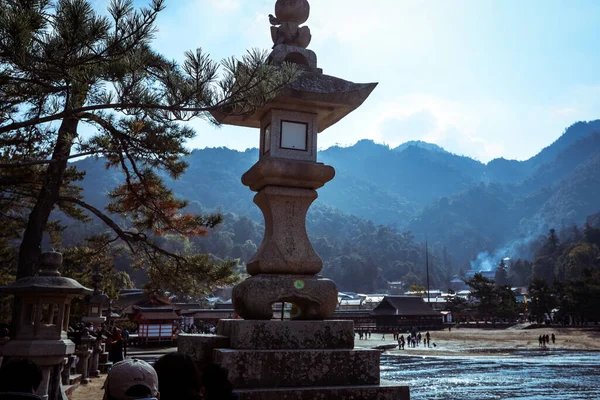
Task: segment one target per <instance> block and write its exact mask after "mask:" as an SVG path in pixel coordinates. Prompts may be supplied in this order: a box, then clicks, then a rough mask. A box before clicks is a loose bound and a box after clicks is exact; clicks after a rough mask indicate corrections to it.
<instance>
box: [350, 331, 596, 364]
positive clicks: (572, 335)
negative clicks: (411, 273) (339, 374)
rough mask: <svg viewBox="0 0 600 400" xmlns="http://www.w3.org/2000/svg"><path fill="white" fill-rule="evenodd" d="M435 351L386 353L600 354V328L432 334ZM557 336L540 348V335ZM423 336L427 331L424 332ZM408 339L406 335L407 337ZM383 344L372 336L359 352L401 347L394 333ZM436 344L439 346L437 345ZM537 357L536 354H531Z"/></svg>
mask: <svg viewBox="0 0 600 400" xmlns="http://www.w3.org/2000/svg"><path fill="white" fill-rule="evenodd" d="M429 333H430V335H431V347H429V348H427V347H423V344H422V343H421V345H420V346H419V347H416V348H409V347H405V349H404V350H398V348H397V347H396V348H395V349H392V350H386V351H385V353H386V354H393V355H406V356H416V357H424V356H426V357H452V356H454V357H456V356H461V357H463V356H464V357H494V356H495V357H511V356H518V355H519V354H516V353H522V352H527V353H535V352H539V353H540V355H546V354H552V353H553V352H580V351H581V352H586V351H587V352H596V351H598V352H600V329H599V328H537V329H510V328H507V329H493V328H487V327H486V328H484V329H480V328H458V329H456V328H455V329H452V331H451V332H449V331H447V330H445V331H430V332H429ZM553 333H554V335H555V337H556V342H555V343H554V344H552V343H549V344H547V345H546V346H545V347H540V346H539V340H538V338H539V335H549V336H551V335H552V334H553ZM421 334H422V335H424V334H425V331H423V332H421ZM405 337H406V334H405ZM385 338H386V340H382V334H381V333H378V334H377V333H375V334H372V335H371V339H367V340H360V339H358V335H357V336H356V340H355V342H354V346H355V347H356V348H364V349H373V348H374V347H376V346H381V345H390V344H397V342H396V341H394V340H393V336H392V334H391V333H389V334H386V335H385ZM434 343H435V346H434V345H433V344H434ZM529 355H533V354H529Z"/></svg>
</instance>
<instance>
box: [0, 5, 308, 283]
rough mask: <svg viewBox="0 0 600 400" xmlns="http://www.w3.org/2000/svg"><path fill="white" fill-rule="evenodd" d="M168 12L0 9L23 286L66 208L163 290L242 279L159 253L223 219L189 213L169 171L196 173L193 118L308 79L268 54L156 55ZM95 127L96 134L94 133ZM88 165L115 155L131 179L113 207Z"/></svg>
mask: <svg viewBox="0 0 600 400" xmlns="http://www.w3.org/2000/svg"><path fill="white" fill-rule="evenodd" d="M163 9H164V0H151V2H150V5H149V6H148V7H145V8H139V9H136V8H135V7H134V3H133V1H132V0H111V1H110V4H109V6H108V16H106V17H104V16H100V15H98V14H97V13H96V12H95V11H94V10H93V8H92V6H91V4H90V1H88V0H38V1H30V0H4V1H2V2H0V148H1V149H2V150H1V153H0V157H1V159H0V167H1V168H0V188H1V189H2V196H0V199H1V200H0V213H2V216H3V218H2V222H3V224H2V225H3V226H2V228H0V232H2V233H1V234H0V240H6V237H7V232H8V233H10V232H12V234H13V235H14V234H15V233H17V232H18V233H20V232H22V235H19V236H20V238H21V245H20V249H19V258H18V266H17V271H16V275H17V277H24V276H31V275H34V274H35V272H36V267H37V266H38V264H39V257H40V254H41V244H42V239H43V237H44V232H48V231H52V230H53V229H54V230H58V229H59V228H58V226H56V225H53V224H52V223H51V221H49V219H50V216H51V213H52V211H53V210H55V209H60V210H61V211H63V212H64V213H66V214H67V215H69V216H71V217H75V218H78V219H80V220H82V221H85V220H87V218H88V217H89V216H90V215H91V216H93V217H95V218H98V219H100V220H101V221H102V222H103V223H105V224H106V226H107V227H108V228H110V230H111V231H112V235H103V236H102V238H103V239H104V243H105V245H108V244H110V243H112V242H122V243H125V244H126V245H127V246H128V247H129V249H130V250H132V251H133V252H135V253H136V254H137V255H138V256H139V257H140V258H139V259H138V260H137V261H136V262H137V263H139V264H140V265H143V266H144V267H146V268H149V270H148V274H149V275H150V276H151V277H152V278H153V279H154V282H155V284H157V285H160V284H161V282H162V283H167V282H172V279H171V280H168V279H167V278H169V277H171V278H172V277H173V275H177V274H180V279H183V280H185V279H186V278H185V274H188V275H194V274H198V275H200V276H203V277H205V278H207V279H209V280H213V281H219V280H227V279H229V278H230V276H231V272H232V270H231V268H232V264H231V263H229V262H225V263H215V262H213V260H212V259H210V258H209V257H206V256H198V255H193V256H189V255H184V254H178V253H177V252H172V251H168V250H165V249H164V248H162V247H161V246H159V245H158V244H157V240H156V237H157V236H160V235H164V234H169V233H170V234H175V235H182V236H190V235H205V234H206V233H207V232H208V229H210V228H212V227H214V226H215V225H217V224H218V223H219V222H221V219H222V218H221V216H220V215H208V216H200V215H192V214H189V213H187V212H185V210H184V209H185V207H186V205H187V203H186V202H185V201H184V200H181V199H177V198H176V197H175V195H174V194H173V192H172V191H171V190H169V189H168V188H167V187H166V186H165V185H164V183H163V180H162V179H161V175H160V174H159V171H163V172H164V173H166V174H168V175H169V176H171V177H173V178H177V177H179V176H181V174H182V173H183V171H184V170H185V168H186V163H185V162H184V161H183V160H182V159H181V157H182V156H184V155H186V154H187V151H186V149H185V147H184V144H185V142H186V140H188V139H190V138H192V137H193V136H194V131H193V130H192V129H191V128H189V127H187V126H185V125H182V124H181V122H183V121H188V120H190V119H192V118H204V119H207V120H209V121H213V122H214V119H213V117H212V116H211V112H219V113H235V114H246V113H250V112H252V111H253V110H255V109H256V108H257V107H259V106H261V105H262V104H264V102H265V101H267V100H268V99H269V98H271V97H272V96H274V95H275V94H276V93H277V91H278V90H279V89H280V88H281V87H282V86H283V85H285V84H287V83H288V82H289V81H290V80H291V79H293V78H294V77H295V76H296V71H295V70H294V69H293V68H291V67H289V68H288V67H287V66H286V67H284V68H281V69H276V70H275V69H272V68H270V67H268V66H267V65H266V63H265V61H266V57H265V55H264V54H263V53H260V52H257V51H253V52H250V53H248V55H247V56H245V57H244V58H243V59H242V60H241V61H238V60H235V59H229V60H225V61H223V62H222V63H221V66H219V64H218V63H215V62H213V61H212V60H211V59H210V58H209V56H208V55H207V54H205V53H203V52H202V51H201V50H197V51H193V52H192V51H189V52H187V53H186V54H185V61H184V62H183V63H182V64H179V63H177V62H175V61H171V60H168V59H166V58H165V57H163V56H162V55H160V54H158V53H157V52H155V51H154V50H152V48H151V42H152V39H153V35H154V33H155V31H156V26H155V21H156V18H157V16H158V14H159V12H160V11H162V10H163ZM83 126H86V127H87V129H89V132H91V134H89V135H88V134H86V135H82V134H81V131H82V127H83ZM86 132H87V131H86ZM81 156H94V157H104V158H105V160H106V168H107V169H108V168H117V169H119V170H120V171H121V172H122V176H123V182H122V183H120V184H119V185H118V186H117V187H116V188H115V189H114V190H113V191H111V192H110V194H109V195H110V198H111V202H110V204H109V205H108V206H107V207H106V210H105V211H103V210H101V209H99V208H97V207H94V206H93V205H91V204H89V203H87V202H86V201H84V199H83V198H82V196H81V193H80V188H78V187H77V186H76V184H75V183H76V182H77V181H79V180H81V179H82V177H83V175H84V173H83V172H81V171H78V170H77V169H76V168H75V167H73V166H69V165H68V161H69V160H71V159H74V158H77V157H81ZM115 215H117V216H119V217H120V219H115V218H114V216H115ZM5 221H6V222H7V224H5ZM9 223H10V224H11V225H10V228H8V226H9V225H8V224H9ZM7 229H9V230H7ZM163 279H165V280H163ZM165 289H173V290H177V288H165Z"/></svg>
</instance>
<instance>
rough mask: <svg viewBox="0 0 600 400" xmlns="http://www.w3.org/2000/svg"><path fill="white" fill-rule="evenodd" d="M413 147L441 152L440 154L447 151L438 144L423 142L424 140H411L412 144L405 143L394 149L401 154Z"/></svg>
mask: <svg viewBox="0 0 600 400" xmlns="http://www.w3.org/2000/svg"><path fill="white" fill-rule="evenodd" d="M411 146H415V147H420V148H422V149H425V150H429V151H439V152H445V151H446V150H444V149H443V148H441V147H440V146H438V145H437V144H432V143H427V142H423V141H422V140H411V141H410V142H406V143H403V144H401V145H400V146H398V147H396V148H394V151H395V152H398V153H400V152H401V151H404V150H406V149H407V148H409V147H411Z"/></svg>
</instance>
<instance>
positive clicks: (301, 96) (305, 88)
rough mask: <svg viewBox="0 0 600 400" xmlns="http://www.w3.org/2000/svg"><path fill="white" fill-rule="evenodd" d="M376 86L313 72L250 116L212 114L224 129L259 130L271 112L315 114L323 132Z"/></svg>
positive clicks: (297, 80)
mask: <svg viewBox="0 0 600 400" xmlns="http://www.w3.org/2000/svg"><path fill="white" fill-rule="evenodd" d="M376 86H377V83H354V82H350V81H346V80H344V79H340V78H336V77H334V76H329V75H325V74H321V73H319V72H314V71H302V72H301V74H300V76H299V77H298V78H297V79H296V80H295V81H293V82H292V83H291V84H289V85H288V86H287V87H286V88H284V89H283V90H282V91H281V92H280V93H279V94H278V95H277V96H276V97H275V98H273V99H271V100H270V101H268V102H267V103H266V104H264V105H263V106H262V107H260V108H258V109H257V110H255V111H254V112H253V113H252V114H248V115H239V114H235V112H232V113H231V114H226V113H221V112H213V116H214V117H215V119H216V120H217V122H219V123H221V124H226V125H237V126H245V127H249V128H260V122H261V120H262V118H263V117H264V116H265V115H266V114H267V113H268V112H269V111H270V110H272V109H285V110H291V111H300V112H308V113H313V114H317V126H318V131H319V132H323V131H324V130H325V129H327V128H329V127H330V126H332V125H333V124H335V123H337V122H338V121H340V120H341V119H343V118H344V117H345V116H347V115H348V114H350V113H351V112H352V111H354V110H356V109H357V108H358V107H359V106H360V105H361V104H362V103H363V102H364V101H365V100H366V99H367V97H369V95H370V94H371V92H372V91H373V90H374V89H375V87H376Z"/></svg>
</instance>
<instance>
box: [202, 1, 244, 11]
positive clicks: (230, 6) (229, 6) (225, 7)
mask: <svg viewBox="0 0 600 400" xmlns="http://www.w3.org/2000/svg"><path fill="white" fill-rule="evenodd" d="M208 5H209V6H211V7H213V8H216V9H217V10H220V11H227V12H231V11H235V10H238V9H239V8H240V7H241V0H208Z"/></svg>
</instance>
